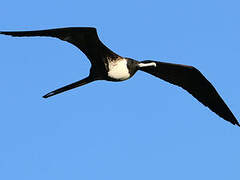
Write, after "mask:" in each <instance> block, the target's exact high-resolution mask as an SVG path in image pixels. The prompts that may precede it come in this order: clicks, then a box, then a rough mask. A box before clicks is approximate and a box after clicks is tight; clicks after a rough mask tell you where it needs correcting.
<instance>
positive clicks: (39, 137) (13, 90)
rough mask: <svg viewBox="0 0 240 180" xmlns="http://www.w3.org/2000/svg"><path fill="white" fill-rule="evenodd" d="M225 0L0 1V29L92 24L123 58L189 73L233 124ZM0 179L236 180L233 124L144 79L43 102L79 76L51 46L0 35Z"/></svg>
mask: <svg viewBox="0 0 240 180" xmlns="http://www.w3.org/2000/svg"><path fill="white" fill-rule="evenodd" d="M239 6H240V3H239V1H237V0H236V1H234V0H201V1H200V0H199V1H197V0H196V1H193V0H192V1H190V0H181V1H178V0H168V1H162V0H160V1H159V0H156V1H153V0H148V1H126V0H121V1H106V0H101V1H91V0H88V1H77V0H76V1H71V0H68V1H49V0H41V1H30V0H29V1H27V0H21V1H16V0H14V1H13V0H8V1H2V2H1V6H0V30H36V29H45V28H56V27H68V26H93V27H96V28H97V30H98V34H99V36H100V38H101V40H102V41H103V42H104V43H105V44H106V45H107V46H108V47H109V48H111V49H112V50H114V51H115V52H116V53H118V54H120V55H121V56H126V57H131V58H134V59H137V60H144V59H153V60H159V61H166V62H174V63H181V64H188V65H193V66H195V67H197V68H198V69H199V70H201V72H202V73H203V74H204V75H205V76H206V77H207V78H208V79H209V80H210V81H211V82H212V83H213V85H214V86H215V87H216V89H217V90H218V92H219V93H220V95H221V96H222V97H223V98H224V100H225V102H226V103H227V104H228V105H229V107H230V108H231V110H232V112H233V113H234V114H235V116H236V117H237V118H240V112H239V106H240V102H239V99H240V95H239V92H240V84H239V76H240V71H239V66H240V11H239ZM0 51H1V53H0V82H1V89H0V99H1V101H0V109H1V113H0V179H2V180H16V179H19V180H22V179H24V180H43V179H44V180H55V179H56V180H69V179H71V180H80V179H82V180H133V179H137V180H146V179H150V180H159V179H164V180H174V179H184V180H192V179H195V180H202V179H218V180H226V179H231V180H239V178H240V173H239V172H240V156H239V154H240V128H238V127H236V126H233V125H232V124H230V123H228V122H226V121H224V120H223V119H221V118H220V117H218V116H217V115H216V114H214V113H213V112H211V111H210V110H209V109H208V108H206V107H204V106H203V105H202V104H200V103H199V102H198V101H197V100H195V99H194V98H193V97H192V96H191V95H190V94H188V93H187V92H185V91H184V90H182V89H181V88H178V87H176V86H173V85H171V84H169V83H166V82H164V81H162V80H160V79H157V78H155V77H153V76H151V75H148V74H146V73H144V72H137V74H136V75H135V76H134V77H133V78H132V79H130V80H127V81H125V82H121V83H113V82H106V81H98V82H94V83H92V84H89V85H86V86H83V87H80V88H77V89H74V90H71V91H68V92H65V93H63V94H59V95H56V96H53V97H51V98H49V99H43V98H42V95H44V94H46V93H48V92H50V91H52V90H54V89H56V88H59V87H62V86H64V85H66V84H70V83H72V82H75V81H77V80H80V79H81V78H83V77H85V76H87V75H88V71H89V67H90V64H89V61H88V60H87V58H86V57H85V56H84V54H83V53H82V52H80V51H79V50H78V49H77V48H75V47H74V46H72V45H71V44H68V43H66V42H63V41H60V40H58V39H54V38H12V37H8V36H0Z"/></svg>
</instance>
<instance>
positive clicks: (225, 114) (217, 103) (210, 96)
mask: <svg viewBox="0 0 240 180" xmlns="http://www.w3.org/2000/svg"><path fill="white" fill-rule="evenodd" d="M141 63H143V64H144V63H155V64H156V66H146V67H142V68H140V70H142V71H145V72H147V73H150V74H152V75H154V76H156V77H158V78H161V79H163V80H165V81H167V82H169V83H172V84H175V85H177V86H180V87H182V88H183V89H185V90H186V91H188V92H189V93H190V94H192V95H193V96H194V97H195V98H196V99H197V100H198V101H200V102H201V103H202V104H204V105H205V106H207V107H208V108H209V109H211V110H212V111H213V112H215V113H216V114H217V115H219V116H220V117H222V118H223V119H225V120H227V121H229V122H231V123H232V124H234V125H235V124H236V125H238V126H240V124H239V123H238V121H237V119H236V118H235V117H234V115H233V113H232V112H231V111H230V109H229V108H228V106H227V105H226V104H225V102H224V101H223V99H222V98H221V97H220V95H219V94H218V92H217V91H216V89H215V88H214V87H213V85H212V84H211V83H210V82H209V81H208V80H207V79H206V78H205V77H204V76H203V75H202V73H201V72H200V71H199V70H198V69H196V68H194V67H193V66H186V65H181V64H172V63H165V62H158V61H143V62H141Z"/></svg>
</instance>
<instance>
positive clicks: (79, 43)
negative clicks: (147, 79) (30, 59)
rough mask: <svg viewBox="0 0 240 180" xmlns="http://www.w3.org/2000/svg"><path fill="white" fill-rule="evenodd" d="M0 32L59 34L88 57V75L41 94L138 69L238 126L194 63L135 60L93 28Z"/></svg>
mask: <svg viewBox="0 0 240 180" xmlns="http://www.w3.org/2000/svg"><path fill="white" fill-rule="evenodd" d="M0 34H5V35H10V36H16V37H22V36H49V37H54V38H59V39H61V40H63V41H67V42H69V43H71V44H73V45H74V46H76V47H78V48H79V49H80V50H81V51H82V52H83V53H84V54H85V55H86V56H87V58H88V59H89V60H90V62H91V68H90V73H89V76H88V77H86V78H84V79H82V80H80V81H77V82H74V83H72V84H69V85H66V86H64V87H62V88H59V89H56V90H54V91H52V92H50V93H48V94H46V95H44V96H43V97H44V98H48V97H50V96H54V95H56V94H59V93H62V92H64V91H67V90H70V89H73V88H76V87H79V86H83V85H85V84H88V83H90V82H93V81H96V80H107V81H124V80H127V79H129V78H131V77H132V76H133V75H134V74H135V73H136V72H137V71H138V70H140V71H144V72H146V73H149V74H152V75H153V76H156V77H158V78H160V79H163V80H165V81H167V82H169V83H171V84H174V85H177V86H180V87H182V88H183V89H185V90H186V91H188V92H189V93H190V94H191V95H192V96H193V97H195V98H196V99H197V100H198V101H200V102H201V103H202V104H203V105H205V106H207V107H208V108H209V109H210V110H212V111H213V112H215V113H216V114H217V115H219V116H220V117H222V118H223V119H225V120H227V121H229V122H230V123H232V124H234V125H238V126H240V124H239V122H238V121H237V119H236V118H235V116H234V115H233V113H232V112H231V110H230V109H229V108H228V106H227V105H226V104H225V102H224V101H223V99H222V98H221V97H220V95H219V94H218V92H217V91H216V89H215V88H214V87H213V85H212V84H211V83H210V82H209V81H208V80H207V79H206V78H205V77H204V76H203V75H202V73H201V72H200V71H199V70H198V69H196V68H195V67H193V66H187V65H181V64H172V63H166V62H159V61H153V60H145V61H137V60H134V59H131V58H127V57H122V56H119V55H118V54H116V53H114V52H113V51H111V50H110V49H109V48H108V47H106V46H105V45H104V44H103V43H102V42H101V41H100V39H99V37H98V35H97V30H96V28H93V27H70V28H57V29H47V30H37V31H8V32H7V31H6V32H4V31H3V32H1V31H0Z"/></svg>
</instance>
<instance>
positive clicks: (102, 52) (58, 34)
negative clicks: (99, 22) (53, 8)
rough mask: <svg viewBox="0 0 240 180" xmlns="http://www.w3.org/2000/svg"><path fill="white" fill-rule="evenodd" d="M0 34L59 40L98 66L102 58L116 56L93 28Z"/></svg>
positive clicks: (1, 32) (3, 32) (6, 32)
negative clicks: (69, 44) (73, 47)
mask: <svg viewBox="0 0 240 180" xmlns="http://www.w3.org/2000/svg"><path fill="white" fill-rule="evenodd" d="M0 34H5V35H10V36H14V37H24V36H48V37H55V38H59V39H61V40H63V41H67V42H69V43H71V44H73V45H75V46H76V47H78V48H79V49H80V50H81V51H82V52H83V53H84V54H85V55H86V56H87V57H88V58H89V60H90V61H91V63H92V64H93V63H94V64H98V62H96V61H97V60H101V58H100V57H102V56H107V57H109V56H111V57H112V56H117V54H115V53H114V52H112V51H111V50H110V49H109V48H107V47H106V46H105V45H104V44H103V43H102V42H101V41H100V40H99V38H98V35H97V30H96V28H93V27H69V28H57V29H47V30H37V31H0Z"/></svg>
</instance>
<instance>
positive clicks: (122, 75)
mask: <svg viewBox="0 0 240 180" xmlns="http://www.w3.org/2000/svg"><path fill="white" fill-rule="evenodd" d="M108 67H109V72H108V76H109V77H111V78H113V79H116V80H120V81H123V80H126V79H128V78H130V73H129V71H128V68H127V60H126V59H122V60H117V61H109V65H108Z"/></svg>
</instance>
